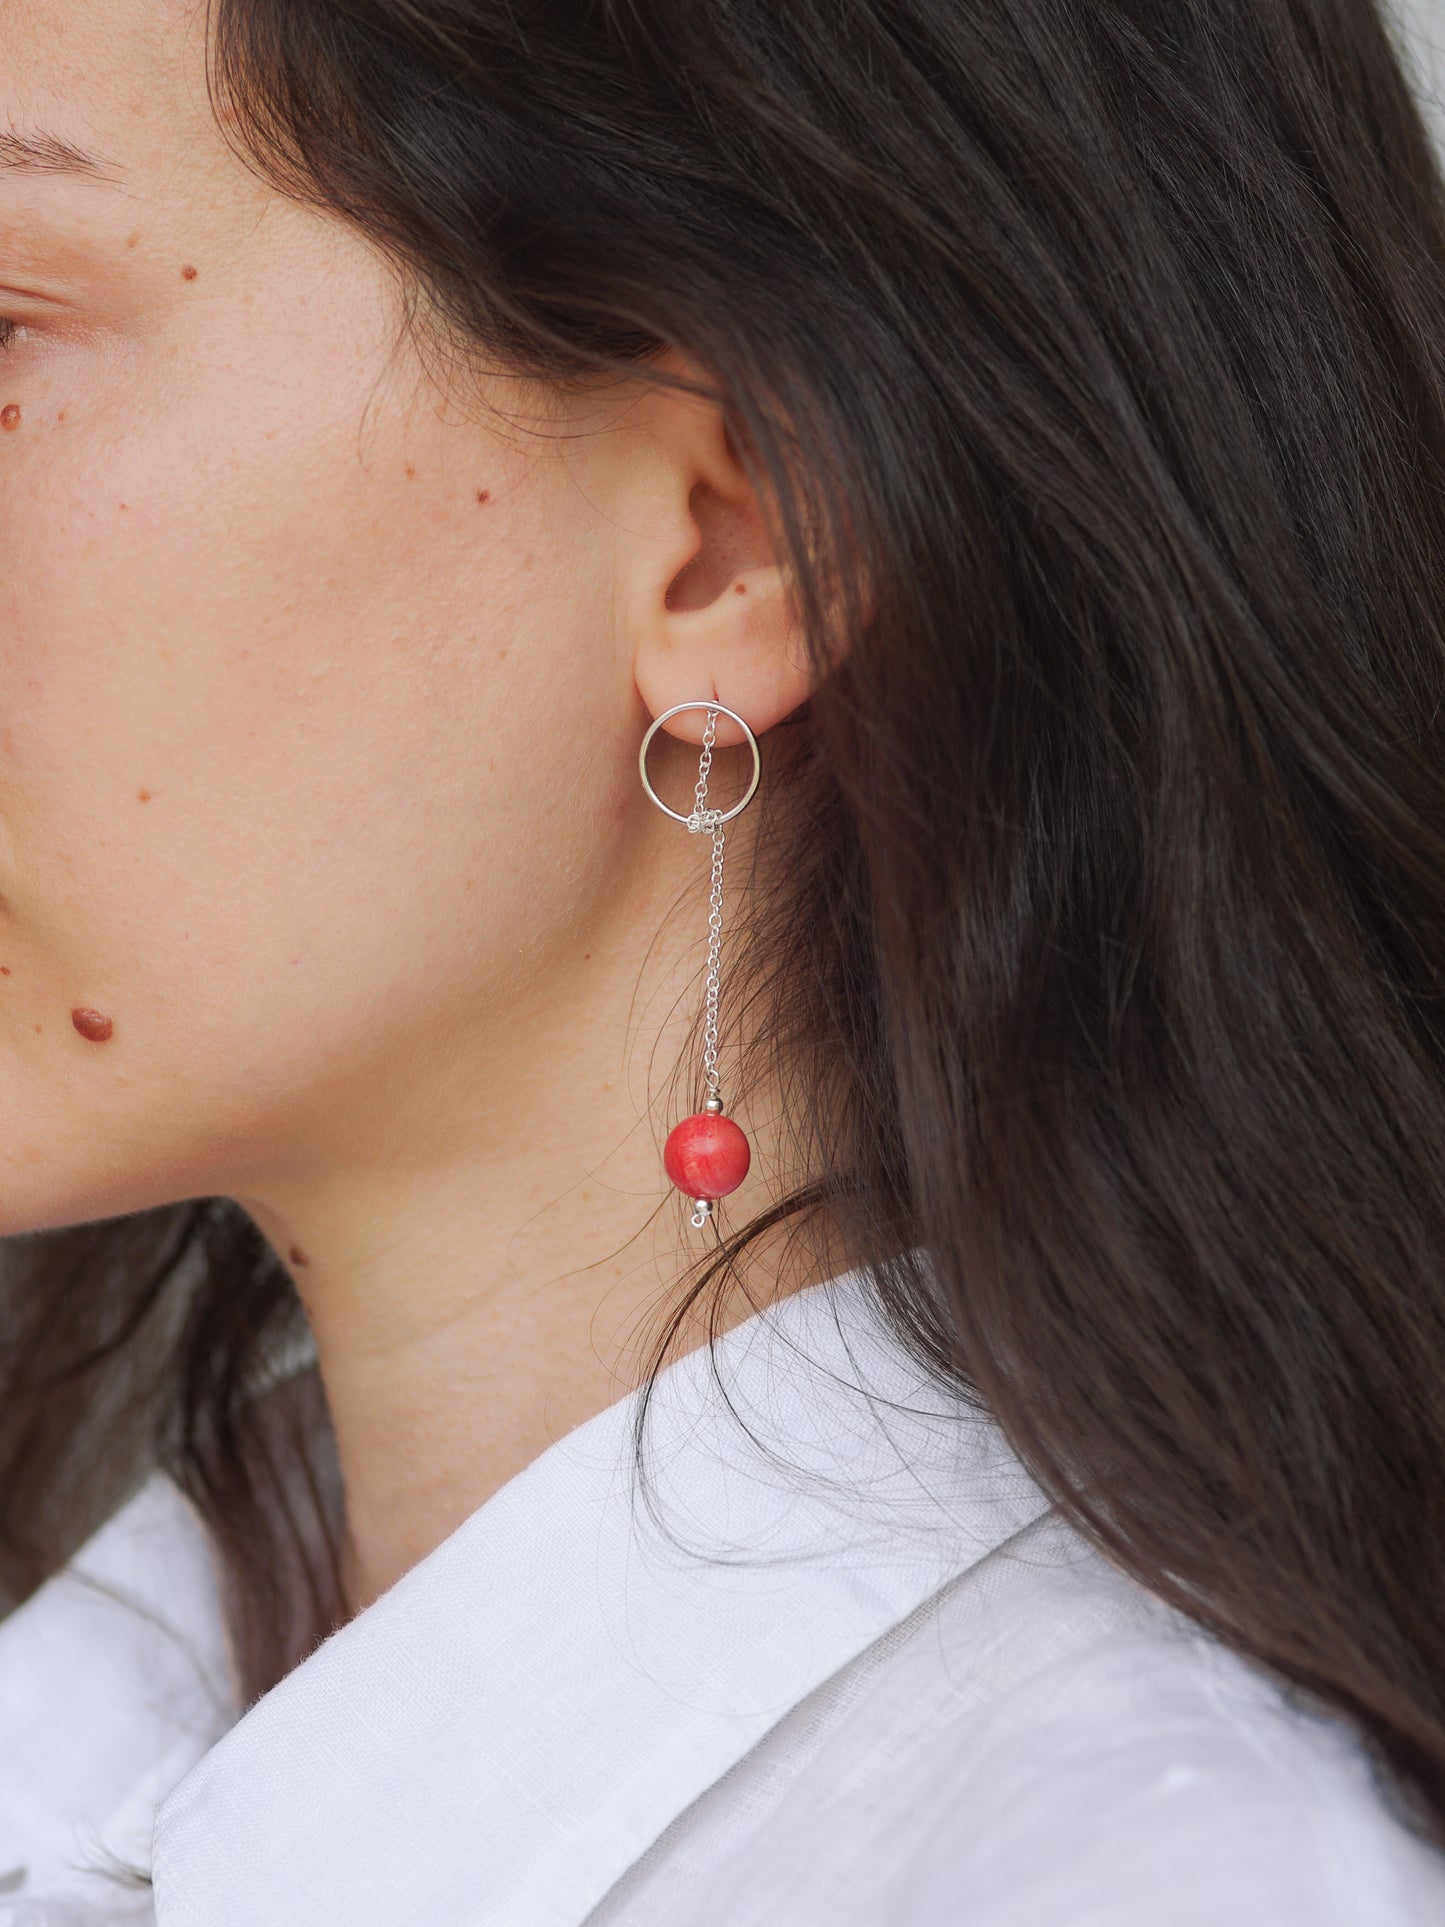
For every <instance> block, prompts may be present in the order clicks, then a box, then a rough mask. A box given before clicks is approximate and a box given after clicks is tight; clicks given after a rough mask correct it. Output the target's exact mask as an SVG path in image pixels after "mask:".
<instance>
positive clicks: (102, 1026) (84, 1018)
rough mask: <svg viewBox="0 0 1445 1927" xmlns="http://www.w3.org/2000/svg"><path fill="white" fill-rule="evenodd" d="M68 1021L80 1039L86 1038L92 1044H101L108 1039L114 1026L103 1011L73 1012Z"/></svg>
mask: <svg viewBox="0 0 1445 1927" xmlns="http://www.w3.org/2000/svg"><path fill="white" fill-rule="evenodd" d="M70 1021H71V1023H72V1024H74V1026H75V1028H76V1029H77V1030H78V1031H79V1032H80V1034H81V1036H82V1037H88V1038H89V1039H90V1041H91V1043H92V1044H103V1043H105V1042H106V1041H107V1039H108V1038H109V1037H110V1034H111V1032H112V1031H113V1030H114V1029H115V1025H114V1024H113V1023H112V1022H111V1020H110V1018H109V1017H107V1016H106V1015H105V1013H104V1012H103V1011H99V1010H73V1011H71V1013H70Z"/></svg>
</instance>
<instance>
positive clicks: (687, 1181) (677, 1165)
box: [662, 1111, 753, 1198]
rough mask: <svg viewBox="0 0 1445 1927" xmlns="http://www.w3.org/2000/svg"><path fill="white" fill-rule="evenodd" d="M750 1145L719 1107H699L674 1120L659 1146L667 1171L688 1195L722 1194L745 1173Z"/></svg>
mask: <svg viewBox="0 0 1445 1927" xmlns="http://www.w3.org/2000/svg"><path fill="white" fill-rule="evenodd" d="M752 1157H753V1154H752V1149H751V1147H750V1146H749V1144H748V1141H747V1138H746V1137H745V1136H744V1134H743V1132H742V1131H741V1130H740V1129H739V1128H738V1126H737V1125H736V1124H734V1123H733V1121H732V1119H731V1118H730V1117H724V1116H723V1114H722V1113H721V1111H698V1112H697V1113H696V1115H695V1116H693V1117H685V1118H684V1119H683V1120H682V1122H681V1124H674V1125H673V1127H672V1129H671V1130H670V1131H669V1132H668V1134H667V1142H666V1144H664V1145H663V1147H662V1162H663V1166H664V1168H665V1169H666V1171H667V1175H668V1176H669V1177H670V1178H671V1179H672V1181H673V1183H674V1184H675V1185H676V1186H677V1188H678V1190H679V1191H685V1192H686V1193H687V1195H688V1197H690V1198H725V1197H726V1196H727V1194H728V1193H729V1191H736V1190H737V1188H738V1186H739V1185H740V1184H741V1183H742V1181H743V1179H744V1178H745V1177H746V1176H747V1174H748V1166H749V1164H751V1163H752Z"/></svg>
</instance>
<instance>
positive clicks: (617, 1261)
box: [235, 879, 842, 1610]
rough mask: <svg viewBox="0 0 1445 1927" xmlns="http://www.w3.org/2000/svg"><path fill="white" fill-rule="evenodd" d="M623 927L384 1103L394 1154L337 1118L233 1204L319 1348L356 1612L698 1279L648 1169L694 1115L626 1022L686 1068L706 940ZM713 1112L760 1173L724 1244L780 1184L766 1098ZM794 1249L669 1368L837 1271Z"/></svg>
mask: <svg viewBox="0 0 1445 1927" xmlns="http://www.w3.org/2000/svg"><path fill="white" fill-rule="evenodd" d="M673 881H674V883H675V881H676V879H674V880H673ZM694 882H695V879H694ZM683 888H684V889H685V888H686V879H684V884H683ZM627 907H628V911H629V915H628V917H627V919H626V920H625V922H626V930H627V933H628V934H627V936H626V939H625V940H623V939H621V938H619V937H618V935H617V933H616V932H615V931H614V932H612V933H611V934H610V935H609V933H608V932H607V931H605V930H596V931H594V932H593V933H592V934H591V936H590V937H587V938H586V939H584V941H583V942H582V943H580V944H579V945H577V946H576V949H577V952H578V955H579V958H580V960H581V961H582V962H583V963H584V964H585V966H586V969H585V971H584V972H581V973H579V974H578V975H576V976H574V978H573V980H572V981H571V982H570V983H569V984H568V985H567V987H566V994H565V995H558V994H555V992H554V993H553V994H550V995H548V996H547V997H546V998H544V999H541V1000H539V1001H538V1002H537V1004H536V1007H535V1008H534V1009H533V1010H532V1011H531V1012H530V1013H529V1015H528V1016H527V1018H526V1020H525V1021H523V1020H522V1019H521V1018H519V1017H517V1016H516V1015H515V1013H514V1015H513V1019H512V1022H511V1026H510V1033H511V1034H510V1035H509V1036H501V1035H497V1034H493V1035H492V1037H491V1038H490V1039H489V1040H488V1042H489V1048H488V1049H487V1051H486V1052H485V1053H482V1052H480V1051H472V1052H469V1053H468V1054H466V1055H465V1056H464V1057H458V1056H457V1055H455V1054H454V1053H451V1052H448V1051H441V1052H437V1053H435V1055H433V1053H431V1052H429V1051H428V1050H426V1049H425V1048H421V1049H419V1050H418V1051H417V1052H416V1061H417V1062H418V1063H419V1064H420V1065H421V1066H423V1067H424V1074H420V1075H418V1077H417V1078H416V1080H415V1084H414V1087H413V1088H411V1089H410V1090H407V1089H406V1088H404V1087H403V1085H402V1084H400V1083H398V1082H395V1081H393V1082H390V1083H389V1084H388V1086H387V1094H386V1102H385V1107H384V1118H383V1120H382V1121H383V1123H384V1127H385V1128H384V1129H382V1130H380V1131H378V1129H377V1113H378V1110H379V1108H381V1107H379V1106H378V1103H377V1100H376V1098H375V1095H374V1093H373V1094H372V1095H371V1097H370V1099H369V1100H368V1097H367V1095H366V1093H365V1092H363V1091H360V1090H358V1091H356V1092H351V1093H336V1094H333V1098H332V1102H331V1103H330V1105H329V1106H328V1117H331V1118H334V1119H335V1120H336V1124H335V1126H334V1128H333V1131H332V1136H331V1139H330V1141H329V1142H328V1143H327V1145H326V1155H325V1156H324V1157H323V1156H322V1155H321V1154H320V1152H319V1151H317V1150H313V1151H312V1152H311V1154H310V1155H309V1157H308V1158H306V1159H305V1160H300V1159H296V1158H295V1157H294V1156H293V1159H292V1161H290V1162H288V1164H287V1166H286V1168H285V1169H284V1170H278V1171H273V1172H272V1173H270V1174H269V1175H268V1177H267V1178H266V1180H265V1182H264V1183H258V1184H256V1185H254V1186H251V1187H248V1188H247V1189H246V1191H245V1192H244V1194H243V1192H242V1191H241V1190H237V1192H236V1193H235V1195H236V1196H237V1199H238V1202H240V1203H241V1204H242V1205H243V1206H244V1207H245V1208H246V1209H247V1210H248V1211H249V1212H250V1214H251V1215H252V1217H253V1218H254V1219H255V1221H256V1222H257V1224H258V1225H259V1227H260V1229H261V1230H262V1231H263V1232H264V1233H265V1235H266V1236H267V1238H268V1239H269V1240H270V1242H271V1243H272V1245H273V1246H274V1247H275V1249H276V1251H277V1253H278V1254H279V1256H280V1257H281V1258H282V1260H283V1261H284V1262H285V1263H287V1264H288V1266H289V1267H290V1269H291V1272H292V1276H293V1277H294V1279H295V1282H296V1286H297V1289H298V1291H299V1293H300V1295H301V1298H302V1301H303V1303H304V1305H305V1307H306V1311H307V1314H308V1317H309V1319H310V1322H311V1326H312V1330H313V1332H314V1335H315V1338H316V1343H317V1348H318V1352H319V1357H320V1366H321V1374H322V1378H323V1381H324V1384H325V1387H326V1394H327V1399H328V1402H329V1406H330V1410H331V1416H332V1421H333V1424H334V1427H335V1432H336V1439H337V1448H338V1453H339V1458H340V1464H341V1469H342V1474H343V1477H344V1481H345V1488H346V1505H347V1544H346V1548H345V1568H346V1573H347V1579H348V1594H349V1598H350V1603H351V1605H352V1607H353V1608H354V1609H357V1610H359V1609H360V1608H361V1607H363V1606H365V1605H366V1604H368V1603H369V1602H370V1601H371V1600H372V1599H374V1598H375V1597H376V1596H377V1595H378V1594H379V1593H380V1592H382V1591H384V1590H385V1589H386V1588H387V1587H388V1586H389V1585H391V1584H392V1583H393V1582H394V1581H395V1580H396V1579H398V1578H399V1577H400V1576H401V1575H402V1573H404V1572H405V1571H407V1570H408V1569H409V1568H410V1567H411V1566H412V1565H414V1564H415V1563H416V1562H417V1561H418V1560H419V1559H421V1558H423V1557H425V1555H426V1554H427V1553H428V1552H430V1551H431V1550H432V1549H433V1548H434V1547H435V1546H437V1545H438V1544H439V1543H440V1542H441V1541H442V1540H443V1539H444V1538H446V1537H447V1536H448V1535H449V1534H450V1533H451V1532H453V1531H454V1530H455V1529H456V1527H457V1526H459V1525H460V1524H461V1523H462V1521H463V1520H464V1519H466V1518H467V1517H468V1516H469V1515H470V1514H471V1513H472V1512H474V1511H475V1510H476V1509H477V1508H478V1507H479V1506H480V1505H482V1504H483V1503H485V1501H486V1500H487V1499H488V1498H489V1497H490V1496H491V1495H492V1494H493V1493H494V1492H496V1491H497V1489H498V1488H499V1487H500V1486H501V1485H503V1484H504V1483H505V1482H506V1481H507V1480H508V1479H510V1478H511V1477H512V1476H513V1475H514V1474H516V1473H517V1472H519V1471H521V1470H522V1469H523V1468H524V1467H525V1466H526V1465H528V1464H529V1463H530V1462H531V1461H532V1460H533V1459H535V1458H536V1457H538V1456H539V1454H540V1453H542V1452H544V1451H545V1450H546V1449H547V1447H548V1446H549V1445H550V1444H552V1443H553V1442H554V1441H555V1440H556V1439H558V1438H560V1437H561V1436H562V1435H563V1434H564V1433H566V1432H568V1431H570V1430H572V1429H573V1428H574V1427H575V1426H577V1425H579V1424H581V1423H582V1422H583V1421H584V1420H586V1419H588V1418H590V1417H592V1416H593V1415H594V1414H595V1413H597V1412H599V1411H602V1410H603V1409H604V1408H605V1407H606V1406H608V1405H610V1404H611V1403H613V1402H614V1401H615V1400H616V1399H618V1398H620V1397H622V1396H624V1395H625V1394H626V1393H627V1392H629V1391H630V1390H632V1389H633V1388H634V1387H635V1386H636V1385H638V1384H640V1383H641V1382H642V1379H643V1377H644V1376H645V1374H646V1371H647V1368H648V1364H649V1362H650V1354H651V1351H652V1347H653V1345H654V1344H655V1341H656V1339H657V1338H658V1337H659V1336H660V1335H661V1332H662V1331H663V1330H664V1329H665V1328H666V1323H667V1320H668V1318H669V1316H670V1314H671V1313H672V1312H673V1311H674V1310H675V1309H676V1308H677V1307H678V1306H679V1304H680V1303H681V1301H682V1298H683V1295H684V1293H685V1290H686V1286H687V1283H688V1281H689V1277H690V1274H691V1273H692V1269H693V1267H694V1266H696V1265H697V1264H698V1263H699V1261H700V1260H701V1259H702V1258H703V1257H704V1256H705V1255H706V1253H707V1252H708V1251H709V1250H715V1249H716V1239H717V1233H716V1231H715V1230H714V1229H713V1228H711V1227H709V1228H707V1229H705V1230H702V1231H697V1230H693V1229H692V1228H691V1227H690V1225H689V1224H688V1216H689V1206H688V1204H687V1203H686V1201H684V1200H682V1199H681V1198H680V1197H679V1195H678V1194H677V1193H675V1192H674V1191H673V1190H672V1188H671V1186H670V1185H669V1184H668V1182H667V1180H666V1177H665V1176H664V1174H663V1172H662V1169H661V1160H660V1154H659V1153H660V1145H661V1141H662V1138H663V1136H664V1135H665V1133H666V1128H667V1125H668V1123H670V1122H674V1121H676V1117H677V1116H680V1115H681V1114H682V1112H683V1111H684V1110H687V1109H690V1108H692V1107H691V1105H690V1104H688V1103H686V1102H683V1103H682V1105H681V1106H680V1107H679V1105H678V1104H677V1103H675V1102H662V1103H658V1102H651V1103H650V1102H648V1101H646V1100H645V1098H644V1097H643V1096H641V1095H639V1094H638V1089H637V1086H638V1084H639V1082H642V1083H644V1084H645V1082H646V1079H645V1075H643V1076H641V1077H640V1076H639V1073H638V1071H637V1068H636V1066H633V1065H631V1064H630V1062H629V1057H630V1048H629V1046H630V1043H632V1042H635V1038H633V1037H631V1036H630V1032H629V1017H630V1016H631V1014H632V1013H633V1011H634V1009H635V1008H640V1009H641V1010H642V1011H643V1012H648V1011H654V1010H657V1009H662V1010H667V1011H672V1012H674V1013H675V1015H674V1017H673V1019H672V1020H671V1022H670V1024H664V1026H663V1034H662V1037H661V1038H660V1040H659V1041H657V1043H656V1044H655V1045H654V1043H653V1039H654V1038H656V1037H657V1025H656V1024H655V1023H643V1022H639V1030H640V1032H641V1034H642V1035H644V1036H646V1037H647V1039H648V1047H649V1051H650V1053H651V1055H653V1056H655V1057H656V1058H657V1061H658V1062H659V1063H662V1064H670V1063H673V1062H677V1061H681V1062H682V1063H683V1064H684V1065H685V1066H687V1067H689V1068H690V1064H691V1060H690V1058H689V1057H688V1055H687V1043H688V1032H687V1023H686V1019H687V1017H688V1015H689V1013H690V1012H691V1011H692V1010H693V1008H694V1007H695V994H696V990H697V981H696V980H697V976H698V964H699V954H698V953H699V952H700V948H701V946H700V945H699V944H698V943H696V942H688V941H687V939H688V938H695V937H696V931H695V930H694V929H693V928H692V924H693V922H695V921H696V919H690V918H689V917H688V916H686V915H685V914H679V915H676V916H673V917H668V916H667V915H665V914H664V913H663V911H662V909H660V908H659V906H657V905H655V904H654V905H651V906H649V905H638V904H637V903H635V902H633V903H629V905H628V906H627ZM649 911H655V912H656V915H653V914H649ZM668 924H672V925H679V926H683V928H682V931H681V933H680V937H681V941H680V943H679V947H678V948H677V950H676V951H675V952H674V954H673V955H671V956H670V957H669V956H662V955H660V954H658V945H657V943H656V940H655V932H656V930H657V929H658V927H659V926H660V925H668ZM704 927H705V925H704ZM649 939H651V940H650V941H649ZM639 993H641V994H639ZM644 1070H645V1067H644ZM629 1073H631V1075H629ZM679 1088H680V1089H683V1090H685V1089H686V1088H688V1086H687V1085H686V1084H683V1083H681V1082H680V1084H679ZM479 1092H480V1093H491V1094H492V1095H491V1097H490V1098H486V1097H482V1098H479V1097H478V1095H477V1094H478V1093H479ZM499 1093H505V1101H502V1100H501V1099H500V1098H499V1096H498V1095H497V1094H499ZM729 1096H730V1097H731V1094H729ZM728 1108H729V1111H730V1113H731V1114H733V1115H734V1116H735V1117H736V1119H737V1121H738V1123H739V1124H740V1125H741V1126H742V1127H743V1129H744V1130H745V1131H746V1132H747V1134H748V1136H749V1139H750V1141H751V1143H752V1146H753V1154H754V1155H753V1166H752V1170H751V1171H750V1173H749V1176H748V1178H747V1180H746V1181H745V1183H744V1185H743V1187H742V1188H741V1189H740V1190H739V1191H738V1192H736V1193H735V1194H734V1195H733V1197H732V1198H730V1199H728V1200H727V1201H726V1203H725V1205H724V1206H723V1208H722V1217H723V1225H724V1228H725V1227H726V1225H727V1224H732V1225H739V1224H742V1223H745V1222H747V1221H748V1220H749V1219H750V1218H751V1217H753V1216H754V1215H755V1214H756V1213H757V1212H758V1211H759V1210H760V1209H761V1208H763V1207H765V1206H766V1204H767V1203H768V1202H769V1201H770V1199H771V1198H772V1197H773V1196H775V1195H776V1194H777V1191H778V1189H779V1183H778V1174H779V1173H780V1170H782V1169H784V1168H785V1166H784V1165H783V1158H784V1151H785V1147H784V1146H783V1145H782V1144H781V1143H780V1142H779V1141H778V1139H777V1124H776V1118H777V1113H778V1110H779V1106H778V1105H777V1103H776V1102H775V1100H774V1095H773V1094H772V1093H770V1092H768V1091H756V1090H754V1091H749V1092H746V1093H740V1094H739V1101H738V1102H737V1103H736V1104H734V1103H732V1102H731V1101H730V1102H729V1106H728ZM348 1125H350V1127H351V1137H350V1139H349V1140H347V1141H346V1142H345V1143H344V1146H343V1148H342V1149H340V1150H339V1149H338V1145H337V1133H338V1132H343V1131H344V1130H345V1129H346V1127H347V1126H348ZM770 1179H771V1181H770ZM799 1230H800V1227H799V1226H797V1225H796V1224H790V1225H789V1226H788V1227H786V1230H783V1229H775V1230H774V1231H772V1232H769V1233H768V1234H765V1235H764V1236H763V1237H761V1238H760V1239H759V1240H758V1241H757V1242H756V1244H755V1245H752V1246H750V1247H749V1250H748V1254H747V1263H746V1272H745V1274H744V1275H743V1276H742V1277H741V1278H740V1279H739V1280H738V1281H737V1282H736V1283H735V1284H734V1286H733V1288H732V1289H731V1290H730V1291H729V1292H728V1293H727V1295H726V1296H725V1297H724V1298H722V1299H721V1300H719V1301H718V1303H717V1305H716V1312H715V1316H714V1317H712V1319H711V1321H710V1320H709V1301H708V1296H707V1295H705V1296H704V1297H703V1298H702V1299H701V1300H700V1301H699V1303H698V1305H697V1307H696V1310H695V1312H694V1314H693V1315H691V1316H690V1317H689V1319H688V1321H687V1323H686V1324H685V1325H684V1326H683V1327H682V1328H681V1329H680V1330H679V1333H678V1336H677V1340H676V1344H675V1346H674V1348H673V1354H672V1355H676V1354H677V1353H680V1352H682V1351H685V1350H687V1349H689V1348H690V1347H691V1346H693V1345H696V1344H700V1343H703V1342H705V1340H706V1336H707V1333H708V1330H709V1329H714V1330H718V1331H721V1330H726V1329H727V1328H728V1327H729V1326H730V1325H732V1324H734V1323H736V1322H738V1321H739V1320H740V1319H741V1318H744V1317H746V1316H747V1315H748V1314H749V1313H750V1312H751V1311H753V1310H754V1309H755V1308H756V1307H757V1306H759V1305H761V1304H763V1303H766V1302H768V1301H770V1300H771V1299H773V1298H775V1297H777V1296H780V1295H783V1294H785V1293H787V1292H789V1291H793V1290H796V1289H799V1288H801V1287H802V1286H804V1285H806V1284H809V1283H812V1282H815V1281H818V1280H820V1279H823V1278H827V1277H829V1276H831V1275H833V1274H834V1272H836V1271H837V1270H840V1269H842V1261H841V1259H840V1257H839V1256H838V1254H837V1252H836V1250H835V1249H834V1248H833V1247H832V1245H831V1241H830V1239H829V1237H828V1236H827V1235H826V1233H825V1232H824V1230H823V1229H822V1226H821V1223H820V1222H817V1221H815V1222H814V1223H812V1224H810V1225H808V1226H804V1227H802V1228H801V1230H802V1233H803V1235H801V1236H800V1235H799Z"/></svg>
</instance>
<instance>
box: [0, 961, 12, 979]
mask: <svg viewBox="0 0 1445 1927" xmlns="http://www.w3.org/2000/svg"><path fill="white" fill-rule="evenodd" d="M9 975H10V966H9V964H0V977H8V976H9Z"/></svg>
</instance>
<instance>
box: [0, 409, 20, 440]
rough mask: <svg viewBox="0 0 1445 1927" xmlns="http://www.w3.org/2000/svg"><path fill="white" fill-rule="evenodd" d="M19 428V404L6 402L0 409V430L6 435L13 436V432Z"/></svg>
mask: <svg viewBox="0 0 1445 1927" xmlns="http://www.w3.org/2000/svg"><path fill="white" fill-rule="evenodd" d="M19 426H20V407H19V404H18V403H17V402H13V401H7V402H6V404H5V406H4V407H3V408H0V428H3V429H5V430H6V431H7V432H8V433H11V434H13V433H14V431H15V430H16V429H17V428H18V427H19Z"/></svg>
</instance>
